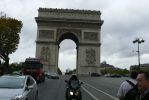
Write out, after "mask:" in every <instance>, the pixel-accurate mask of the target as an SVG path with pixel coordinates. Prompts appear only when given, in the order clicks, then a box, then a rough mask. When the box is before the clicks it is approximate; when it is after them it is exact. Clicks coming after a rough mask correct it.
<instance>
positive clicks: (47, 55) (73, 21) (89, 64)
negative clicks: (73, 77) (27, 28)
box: [35, 8, 103, 74]
mask: <svg viewBox="0 0 149 100" xmlns="http://www.w3.org/2000/svg"><path fill="white" fill-rule="evenodd" d="M38 11H39V14H38V17H36V18H35V19H36V22H37V25H38V30H37V41H36V57H37V58H40V59H41V60H42V62H43V64H44V68H45V70H50V71H52V72H57V69H58V55H59V54H58V53H59V52H58V51H59V44H60V42H61V41H62V40H64V39H71V40H73V41H74V42H75V43H76V45H77V74H89V73H93V72H94V73H95V72H99V70H100V45H101V43H100V29H101V25H102V24H103V21H102V20H101V19H100V15H101V13H100V11H90V10H73V9H47V8H39V10H38Z"/></svg>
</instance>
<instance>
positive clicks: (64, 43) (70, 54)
mask: <svg viewBox="0 0 149 100" xmlns="http://www.w3.org/2000/svg"><path fill="white" fill-rule="evenodd" d="M78 43H79V41H78V38H77V37H76V36H75V35H74V34H73V33H64V34H63V35H62V36H61V37H60V38H59V40H58V45H59V54H58V55H59V56H58V67H59V69H60V70H61V71H62V72H63V73H68V72H70V71H73V73H76V69H77V45H78Z"/></svg>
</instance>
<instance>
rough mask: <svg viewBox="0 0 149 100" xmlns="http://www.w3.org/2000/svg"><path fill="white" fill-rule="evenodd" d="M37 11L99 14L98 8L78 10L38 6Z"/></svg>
mask: <svg viewBox="0 0 149 100" xmlns="http://www.w3.org/2000/svg"><path fill="white" fill-rule="evenodd" d="M38 11H39V12H49V11H50V12H60V13H83V14H99V15H101V12H100V11H99V10H80V9H62V8H61V9H59V8H39V9H38Z"/></svg>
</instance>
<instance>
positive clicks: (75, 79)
mask: <svg viewBox="0 0 149 100" xmlns="http://www.w3.org/2000/svg"><path fill="white" fill-rule="evenodd" d="M68 86H70V87H78V86H79V79H78V77H77V76H76V75H75V74H74V75H72V76H71V77H70V79H69V81H68Z"/></svg>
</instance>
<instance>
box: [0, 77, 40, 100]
mask: <svg viewBox="0 0 149 100" xmlns="http://www.w3.org/2000/svg"><path fill="white" fill-rule="evenodd" d="M37 97H38V88H37V84H36V81H35V80H34V79H33V78H32V77H31V76H28V75H27V76H24V75H22V76H21V75H3V76H1V77H0V100H37Z"/></svg>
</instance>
